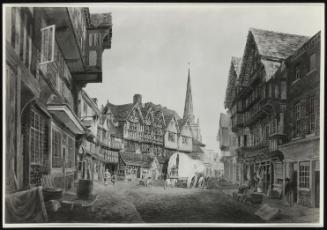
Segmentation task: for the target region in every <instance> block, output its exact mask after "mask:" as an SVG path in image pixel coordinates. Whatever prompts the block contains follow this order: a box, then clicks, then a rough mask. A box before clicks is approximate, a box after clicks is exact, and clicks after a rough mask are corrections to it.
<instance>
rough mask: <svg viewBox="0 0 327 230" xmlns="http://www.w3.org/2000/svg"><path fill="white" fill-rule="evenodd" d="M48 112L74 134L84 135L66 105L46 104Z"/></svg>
mask: <svg viewBox="0 0 327 230" xmlns="http://www.w3.org/2000/svg"><path fill="white" fill-rule="evenodd" d="M47 109H48V111H49V112H50V113H51V114H52V115H53V116H54V117H55V118H56V119H57V120H59V121H61V122H62V123H63V124H65V125H66V126H67V128H69V129H70V130H71V131H72V132H73V133H75V134H84V129H83V126H82V125H81V123H80V122H79V120H78V119H77V117H76V115H75V114H74V113H73V112H72V111H71V109H70V108H69V107H68V106H67V105H66V104H62V105H58V104H48V105H47Z"/></svg>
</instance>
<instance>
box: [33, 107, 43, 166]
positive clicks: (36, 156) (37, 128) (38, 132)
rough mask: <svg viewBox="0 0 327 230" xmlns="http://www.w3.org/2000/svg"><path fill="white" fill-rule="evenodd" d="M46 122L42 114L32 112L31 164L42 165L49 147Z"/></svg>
mask: <svg viewBox="0 0 327 230" xmlns="http://www.w3.org/2000/svg"><path fill="white" fill-rule="evenodd" d="M45 122H46V121H45V119H44V118H43V117H42V116H41V115H40V114H38V113H37V112H36V111H35V110H31V128H30V138H31V148H30V151H31V164H42V161H43V155H44V154H45V149H46V146H47V143H46V139H47V138H46V132H45Z"/></svg>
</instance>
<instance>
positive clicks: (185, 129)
mask: <svg viewBox="0 0 327 230" xmlns="http://www.w3.org/2000/svg"><path fill="white" fill-rule="evenodd" d="M188 74H189V75H188V83H187V93H186V99H185V110H184V116H183V118H181V117H180V116H179V115H178V114H177V113H176V112H175V111H173V110H171V109H168V108H166V107H164V106H161V105H156V104H154V103H152V102H146V103H144V102H143V101H142V95H140V94H135V95H134V97H133V102H132V103H128V104H123V105H114V104H112V103H110V102H109V101H108V102H107V104H106V105H105V106H104V108H103V109H102V112H101V113H102V114H103V115H105V116H108V117H111V119H112V122H113V124H115V129H117V132H116V133H117V136H118V137H119V138H121V139H122V140H123V145H124V148H123V150H122V152H121V154H120V156H121V160H120V162H119V176H120V177H121V178H124V179H129V178H132V179H133V178H134V179H135V178H142V176H143V175H145V174H150V175H151V177H153V176H154V177H155V178H159V177H163V175H164V174H166V173H167V164H168V160H169V157H170V156H171V155H172V154H174V153H175V152H177V151H178V152H183V153H186V154H188V155H190V156H191V157H192V158H200V157H201V155H202V154H203V153H204V152H203V150H202V149H201V148H202V147H204V146H205V145H204V144H203V143H201V142H200V140H201V133H200V127H199V123H194V114H193V104H192V93H191V85H190V84H191V83H190V72H189V73H188ZM192 127H193V128H192ZM151 162H157V163H155V164H154V163H151ZM151 165H152V166H153V167H154V168H153V169H151V168H149V167H150V166H151ZM156 165H158V167H157V166H156ZM150 171H152V172H150ZM158 172H160V174H159V175H157V174H158Z"/></svg>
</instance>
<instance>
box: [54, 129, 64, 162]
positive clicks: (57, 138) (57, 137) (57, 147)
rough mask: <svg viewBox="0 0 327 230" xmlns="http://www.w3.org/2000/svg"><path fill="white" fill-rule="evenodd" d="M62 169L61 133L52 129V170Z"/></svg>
mask: <svg viewBox="0 0 327 230" xmlns="http://www.w3.org/2000/svg"><path fill="white" fill-rule="evenodd" d="M60 167H62V160H61V133H60V132H58V131H56V130H54V129H52V168H60Z"/></svg>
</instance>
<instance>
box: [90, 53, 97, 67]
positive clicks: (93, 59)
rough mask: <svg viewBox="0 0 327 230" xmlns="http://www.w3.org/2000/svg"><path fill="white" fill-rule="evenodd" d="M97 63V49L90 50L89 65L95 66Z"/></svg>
mask: <svg viewBox="0 0 327 230" xmlns="http://www.w3.org/2000/svg"><path fill="white" fill-rule="evenodd" d="M96 64H97V52H96V51H95V50H91V51H90V52H89V65H90V66H95V65H96Z"/></svg>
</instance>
